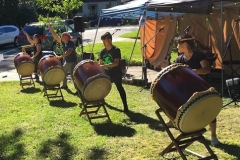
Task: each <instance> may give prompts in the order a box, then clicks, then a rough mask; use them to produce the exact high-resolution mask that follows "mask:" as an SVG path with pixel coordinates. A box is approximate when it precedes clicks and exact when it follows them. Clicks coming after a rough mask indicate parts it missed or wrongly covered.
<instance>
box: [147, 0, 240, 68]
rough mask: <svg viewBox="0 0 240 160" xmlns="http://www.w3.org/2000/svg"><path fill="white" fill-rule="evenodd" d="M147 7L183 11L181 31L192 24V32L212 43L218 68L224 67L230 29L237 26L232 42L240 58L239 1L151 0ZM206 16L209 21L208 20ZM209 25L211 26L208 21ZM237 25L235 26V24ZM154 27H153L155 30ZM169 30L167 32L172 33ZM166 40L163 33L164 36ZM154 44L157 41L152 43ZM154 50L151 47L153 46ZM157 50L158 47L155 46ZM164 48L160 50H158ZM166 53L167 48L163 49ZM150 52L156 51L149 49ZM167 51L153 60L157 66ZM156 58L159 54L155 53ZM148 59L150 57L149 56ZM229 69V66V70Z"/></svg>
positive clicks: (236, 56) (202, 39) (169, 11)
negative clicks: (223, 62)
mask: <svg viewBox="0 0 240 160" xmlns="http://www.w3.org/2000/svg"><path fill="white" fill-rule="evenodd" d="M146 8H147V10H150V11H157V12H167V13H171V12H177V13H182V14H183V15H182V16H179V17H178V18H177V22H178V32H179V34H182V33H183V31H184V29H185V28H186V27H187V26H188V25H190V26H191V30H190V34H192V35H193V36H194V37H196V38H197V40H199V41H200V42H202V43H203V44H204V45H207V46H211V47H212V52H214V53H217V54H218V59H217V61H216V67H217V68H222V56H223V54H224V50H225V49H226V47H225V44H226V43H227V41H228V38H229V36H230V33H231V31H232V30H233V29H234V35H235V36H234V39H233V43H232V45H231V47H232V50H233V51H235V52H234V53H233V58H234V60H240V53H239V48H240V44H239V43H237V42H239V40H240V39H239V38H240V37H239V34H240V33H239V23H237V24H236V23H235V21H234V20H235V19H237V18H240V17H239V16H240V10H239V8H240V2H236V1H234V0H228V1H224V0H223V1H219V0H205V1H202V0H161V1H159V0H150V1H149V3H147V4H146ZM206 16H207V18H208V20H209V21H208V22H206ZM207 23H208V24H209V25H208V24H207ZM235 24H236V27H235ZM153 28H154V26H152V28H150V30H151V29H153ZM169 33H170V32H168V33H166V34H165V37H166V35H169ZM162 38H163V39H164V36H162ZM152 43H154V42H152ZM150 50H151V49H150ZM154 50H155V48H154ZM158 50H161V49H158ZM162 50H163V51H164V52H166V50H164V49H162ZM150 52H152V53H149V54H150V55H151V54H153V55H154V54H156V53H155V52H153V50H152V51H150ZM161 54H165V55H166V54H168V53H159V56H158V59H156V60H153V59H152V60H151V59H150V60H151V63H152V64H153V65H155V66H157V65H159V64H160V63H161V61H164V60H163V57H166V56H165V55H162V56H161ZM155 57H156V55H155ZM147 58H149V57H147ZM224 58H225V59H224V60H226V61H229V55H227V56H226V57H224ZM228 69H229V68H226V70H225V71H226V72H229V71H228Z"/></svg>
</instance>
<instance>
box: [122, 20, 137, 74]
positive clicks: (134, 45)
mask: <svg viewBox="0 0 240 160" xmlns="http://www.w3.org/2000/svg"><path fill="white" fill-rule="evenodd" d="M140 28H141V26H140V25H139V27H138V32H137V37H136V38H135V41H134V44H133V48H132V52H131V55H130V57H129V61H128V65H127V69H126V73H125V75H124V76H126V74H127V70H128V67H129V64H130V62H131V59H132V55H133V52H134V49H135V47H136V43H137V39H138V35H139V32H140Z"/></svg>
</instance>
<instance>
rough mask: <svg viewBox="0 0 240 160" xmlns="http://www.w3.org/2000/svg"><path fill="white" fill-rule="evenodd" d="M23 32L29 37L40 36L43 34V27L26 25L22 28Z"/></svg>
mask: <svg viewBox="0 0 240 160" xmlns="http://www.w3.org/2000/svg"><path fill="white" fill-rule="evenodd" d="M23 30H24V31H26V32H27V33H28V34H29V35H34V34H39V35H42V34H43V27H42V26H35V25H33V26H29V25H26V26H24V27H23Z"/></svg>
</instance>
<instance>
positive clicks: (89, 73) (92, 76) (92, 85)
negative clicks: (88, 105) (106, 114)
mask: <svg viewBox="0 0 240 160" xmlns="http://www.w3.org/2000/svg"><path fill="white" fill-rule="evenodd" d="M73 79H74V82H75V84H76V86H77V87H78V89H79V91H80V92H81V94H82V95H83V97H84V98H85V99H86V100H88V101H91V102H92V101H98V100H102V99H104V98H105V97H106V96H107V95H108V94H109V92H110V91H111V88H112V84H111V81H110V78H109V77H108V76H107V75H106V74H105V72H104V70H103V69H102V68H101V67H100V66H99V64H97V63H96V62H94V61H93V60H89V59H87V60H83V61H81V62H79V63H78V64H77V65H76V66H75V68H74V70H73Z"/></svg>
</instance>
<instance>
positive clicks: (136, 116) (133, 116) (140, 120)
mask: <svg viewBox="0 0 240 160" xmlns="http://www.w3.org/2000/svg"><path fill="white" fill-rule="evenodd" d="M126 115H127V116H128V117H129V119H130V121H131V122H134V123H137V124H152V123H159V121H158V120H156V119H153V118H151V117H148V116H146V115H143V114H141V113H135V112H132V111H129V112H127V113H126Z"/></svg>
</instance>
